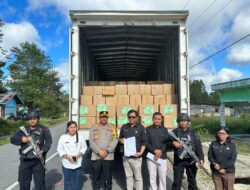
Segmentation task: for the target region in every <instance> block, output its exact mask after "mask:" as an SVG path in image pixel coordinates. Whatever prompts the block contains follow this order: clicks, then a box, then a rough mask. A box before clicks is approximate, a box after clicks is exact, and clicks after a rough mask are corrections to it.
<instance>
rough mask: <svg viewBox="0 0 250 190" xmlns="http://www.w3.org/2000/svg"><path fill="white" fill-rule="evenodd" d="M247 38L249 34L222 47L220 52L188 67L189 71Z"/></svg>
mask: <svg viewBox="0 0 250 190" xmlns="http://www.w3.org/2000/svg"><path fill="white" fill-rule="evenodd" d="M248 36H250V34H247V35H246V36H244V37H242V38H240V39H239V40H237V41H235V42H233V43H231V44H230V45H228V46H226V47H224V48H223V49H221V50H219V51H217V52H215V53H213V54H212V55H210V56H208V57H207V58H205V59H203V60H201V61H199V62H198V63H195V64H194V65H192V66H190V67H189V69H191V68H193V67H195V66H197V65H199V64H201V63H203V62H205V61H206V60H208V59H210V58H211V57H214V56H215V55H217V54H219V53H220V52H222V51H224V50H226V49H228V48H229V47H232V46H233V45H235V44H237V43H239V42H240V41H242V40H244V39H245V38H247V37H248Z"/></svg>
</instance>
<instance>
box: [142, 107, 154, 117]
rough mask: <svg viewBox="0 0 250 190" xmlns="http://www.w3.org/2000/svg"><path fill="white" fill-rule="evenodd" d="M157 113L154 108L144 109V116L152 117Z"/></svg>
mask: <svg viewBox="0 0 250 190" xmlns="http://www.w3.org/2000/svg"><path fill="white" fill-rule="evenodd" d="M154 112H155V110H154V107H153V106H146V107H144V114H149V115H152V114H153V113H154Z"/></svg>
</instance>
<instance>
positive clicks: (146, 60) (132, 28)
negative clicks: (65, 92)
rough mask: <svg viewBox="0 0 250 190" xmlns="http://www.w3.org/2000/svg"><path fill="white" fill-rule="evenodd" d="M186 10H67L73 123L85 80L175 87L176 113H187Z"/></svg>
mask: <svg viewBox="0 0 250 190" xmlns="http://www.w3.org/2000/svg"><path fill="white" fill-rule="evenodd" d="M187 17H188V11H70V18H71V21H72V28H71V29H70V32H69V33H70V36H69V37H70V48H69V50H70V52H69V53H70V109H69V118H70V120H75V121H77V122H79V115H80V113H79V112H80V110H79V109H80V97H81V92H82V86H84V85H85V84H86V83H88V82H91V81H155V82H157V81H164V82H165V83H173V84H175V93H176V94H177V95H178V112H185V113H189V112H190V110H189V109H190V103H189V77H188V43H187V29H186V26H185V24H186V19H187Z"/></svg>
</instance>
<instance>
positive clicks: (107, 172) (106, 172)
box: [92, 159, 113, 190]
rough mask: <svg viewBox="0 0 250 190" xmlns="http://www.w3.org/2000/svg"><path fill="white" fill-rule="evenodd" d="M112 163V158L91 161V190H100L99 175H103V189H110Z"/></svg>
mask: <svg viewBox="0 0 250 190" xmlns="http://www.w3.org/2000/svg"><path fill="white" fill-rule="evenodd" d="M112 165H113V160H103V159H99V160H95V161H92V167H93V190H100V188H101V177H102V175H103V176H104V189H105V190H111V189H112Z"/></svg>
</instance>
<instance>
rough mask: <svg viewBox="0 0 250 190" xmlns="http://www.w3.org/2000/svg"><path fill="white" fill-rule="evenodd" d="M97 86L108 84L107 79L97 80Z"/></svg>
mask: <svg viewBox="0 0 250 190" xmlns="http://www.w3.org/2000/svg"><path fill="white" fill-rule="evenodd" d="M98 86H108V83H107V81H98Z"/></svg>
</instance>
